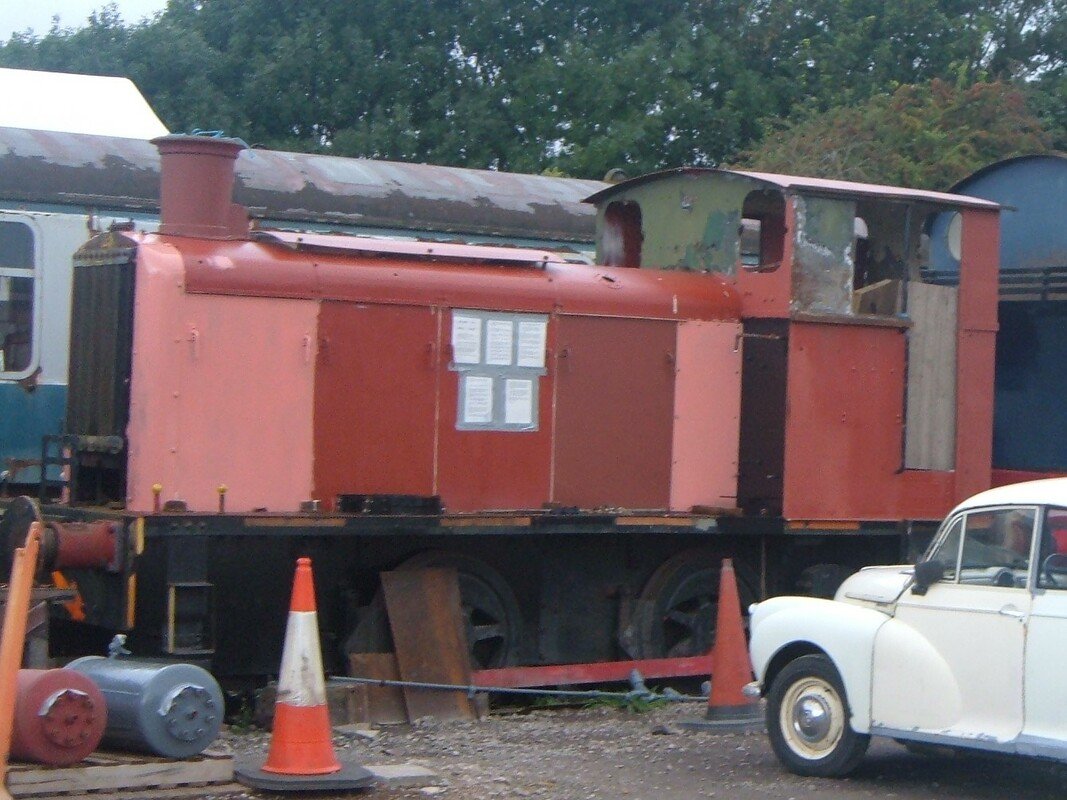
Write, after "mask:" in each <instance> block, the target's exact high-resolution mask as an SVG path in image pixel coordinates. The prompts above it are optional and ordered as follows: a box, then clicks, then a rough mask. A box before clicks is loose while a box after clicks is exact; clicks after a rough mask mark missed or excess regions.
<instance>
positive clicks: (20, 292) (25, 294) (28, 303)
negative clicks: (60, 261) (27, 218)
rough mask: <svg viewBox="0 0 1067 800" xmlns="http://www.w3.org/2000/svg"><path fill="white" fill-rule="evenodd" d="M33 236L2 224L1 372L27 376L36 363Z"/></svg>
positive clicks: (20, 225) (24, 227) (16, 224)
mask: <svg viewBox="0 0 1067 800" xmlns="http://www.w3.org/2000/svg"><path fill="white" fill-rule="evenodd" d="M34 294H35V292H34V264H33V232H32V231H31V230H30V228H29V226H27V225H24V224H23V223H21V222H6V221H0V372H25V371H26V370H28V369H29V368H30V365H31V364H32V363H33V330H34V326H33V305H34Z"/></svg>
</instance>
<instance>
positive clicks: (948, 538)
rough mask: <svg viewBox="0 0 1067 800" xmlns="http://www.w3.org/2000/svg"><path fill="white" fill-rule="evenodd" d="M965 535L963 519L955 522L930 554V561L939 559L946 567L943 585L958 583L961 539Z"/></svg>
mask: <svg viewBox="0 0 1067 800" xmlns="http://www.w3.org/2000/svg"><path fill="white" fill-rule="evenodd" d="M962 533H963V517H957V518H956V519H955V520H953V522H952V525H951V526H950V527H949V529H948V533H946V534H945V536H944V538H942V539H941V543H940V544H939V545H937V547H936V549H934V551H933V552H932V553H930V559H931V560H932V559H937V560H938V561H940V562H941V563H942V564H944V565H945V574H944V577H942V578H941V581H942V582H943V583H955V582H956V569H957V567H958V566H959V561H960V539H961V536H962Z"/></svg>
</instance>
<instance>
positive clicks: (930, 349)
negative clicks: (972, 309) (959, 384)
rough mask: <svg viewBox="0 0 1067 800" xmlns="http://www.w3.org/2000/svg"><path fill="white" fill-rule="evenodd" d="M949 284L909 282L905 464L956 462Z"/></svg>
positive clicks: (949, 465)
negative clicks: (909, 327)
mask: <svg viewBox="0 0 1067 800" xmlns="http://www.w3.org/2000/svg"><path fill="white" fill-rule="evenodd" d="M957 299H958V292H957V289H956V288H955V287H952V286H932V285H930V284H925V283H919V282H914V283H911V284H909V285H908V316H909V317H911V320H912V323H913V325H912V329H911V331H910V333H909V335H908V398H907V416H906V427H905V430H904V466H905V467H906V468H908V469H931V470H951V469H954V468H955V465H956V307H957Z"/></svg>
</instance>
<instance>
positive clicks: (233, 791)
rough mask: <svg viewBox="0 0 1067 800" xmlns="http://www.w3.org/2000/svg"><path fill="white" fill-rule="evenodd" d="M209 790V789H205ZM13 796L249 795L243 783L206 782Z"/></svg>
mask: <svg viewBox="0 0 1067 800" xmlns="http://www.w3.org/2000/svg"><path fill="white" fill-rule="evenodd" d="M205 790H207V791H205ZM11 795H12V797H33V798H37V800H45V798H53V797H54V798H61V800H104V798H106V800H184V799H185V798H189V799H190V800H192V799H193V798H196V800H201V798H204V797H223V796H225V795H244V796H245V797H247V796H248V787H247V786H245V785H244V784H242V783H234V782H230V783H212V784H210V785H209V786H205V785H204V784H192V785H189V786H168V787H159V786H151V787H145V788H143V789H123V790H119V791H109V792H108V793H107V794H101V793H99V792H96V793H92V794H85V793H77V792H75V793H63V794H33V795H24V794H20V793H19V792H17V791H12V793H11Z"/></svg>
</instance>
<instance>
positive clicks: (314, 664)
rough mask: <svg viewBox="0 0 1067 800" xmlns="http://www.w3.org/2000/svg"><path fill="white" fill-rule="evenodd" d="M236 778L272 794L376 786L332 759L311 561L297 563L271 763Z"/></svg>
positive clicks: (354, 768)
mask: <svg viewBox="0 0 1067 800" xmlns="http://www.w3.org/2000/svg"><path fill="white" fill-rule="evenodd" d="M234 775H236V776H237V778H238V780H240V781H241V782H242V783H245V784H247V785H249V786H252V787H254V788H257V789H268V790H274V791H285V790H293V791H321V790H327V789H359V788H363V787H365V786H368V785H369V784H370V783H371V782H372V781H373V776H372V775H371V773H369V772H368V771H367V770H365V769H363V768H362V767H359V766H358V765H355V764H347V765H342V764H341V763H340V762H339V761H338V760H337V757H336V756H335V755H334V750H333V742H332V740H331V731H330V711H329V708H328V707H327V705H326V681H325V679H324V677H323V670H322V650H321V649H320V647H319V622H318V614H317V612H316V611H315V582H314V578H313V577H312V572H311V559H310V558H300V559H298V560H297V562H296V576H295V578H294V579H293V596H292V600H291V601H290V603H289V621H288V623H287V624H286V627H285V643H284V645H283V646H282V664H281V669H280V671H279V675H278V697H277V701H276V703H275V706H274V728H273V732H272V734H271V739H270V749H269V750H268V751H267V760H266V762H265V763H263V765H262V766H260V767H256V768H248V767H244V766H239V767H238V768H237V769H235V770H234Z"/></svg>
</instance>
